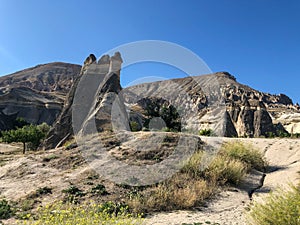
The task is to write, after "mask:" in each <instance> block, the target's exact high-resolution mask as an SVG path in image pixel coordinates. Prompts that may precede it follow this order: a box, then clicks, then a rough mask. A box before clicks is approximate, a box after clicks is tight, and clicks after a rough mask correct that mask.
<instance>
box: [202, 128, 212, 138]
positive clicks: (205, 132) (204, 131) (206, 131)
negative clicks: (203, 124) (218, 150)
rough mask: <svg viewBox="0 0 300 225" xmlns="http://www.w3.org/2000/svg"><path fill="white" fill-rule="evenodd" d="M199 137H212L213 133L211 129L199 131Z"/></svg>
mask: <svg viewBox="0 0 300 225" xmlns="http://www.w3.org/2000/svg"><path fill="white" fill-rule="evenodd" d="M199 135H200V136H208V137H211V136H214V132H213V130H212V129H203V130H200V131H199Z"/></svg>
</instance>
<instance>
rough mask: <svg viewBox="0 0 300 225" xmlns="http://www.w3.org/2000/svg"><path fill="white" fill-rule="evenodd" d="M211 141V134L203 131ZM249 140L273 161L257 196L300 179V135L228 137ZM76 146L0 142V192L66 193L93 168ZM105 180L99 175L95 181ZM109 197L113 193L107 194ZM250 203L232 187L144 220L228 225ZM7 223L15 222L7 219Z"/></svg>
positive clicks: (16, 196)
mask: <svg viewBox="0 0 300 225" xmlns="http://www.w3.org/2000/svg"><path fill="white" fill-rule="evenodd" d="M201 139H202V140H204V141H209V138H207V137H201ZM233 140H240V141H243V142H245V143H251V144H253V145H254V146H255V147H256V148H258V149H260V150H261V151H262V152H264V154H265V157H266V159H267V161H268V163H269V165H270V169H269V171H268V173H267V176H266V179H265V183H264V186H263V188H262V189H260V190H259V191H258V193H255V194H254V196H253V199H254V201H255V200H259V199H260V198H261V197H263V196H264V195H266V193H269V191H270V190H274V189H276V188H277V187H287V186H288V185H289V184H290V183H292V184H297V183H299V171H300V140H299V139H232V138H230V139H227V138H225V139H224V141H233ZM79 155H80V154H78V152H77V150H76V149H75V150H68V151H61V149H56V150H50V151H47V152H44V151H40V152H27V153H26V155H25V156H24V155H22V154H21V149H20V148H19V147H18V146H13V145H6V144H0V198H6V199H8V200H14V201H20V199H22V198H25V197H26V196H28V195H29V194H30V193H32V192H34V191H36V190H37V188H39V187H45V186H48V187H53V194H52V195H51V196H45V197H44V198H43V199H41V202H42V204H45V203H47V202H51V201H53V199H55V198H62V195H63V194H62V190H63V189H65V188H67V187H69V186H70V184H76V182H78V181H81V183H82V185H86V184H85V183H83V182H82V180H83V179H85V178H86V177H88V176H91V175H92V174H93V172H92V171H91V169H90V168H89V165H88V164H86V163H84V159H82V158H81V157H80V156H79ZM93 182H95V183H97V182H101V183H102V182H104V181H103V180H102V178H101V177H100V178H99V179H98V180H96V181H93ZM106 187H107V189H108V191H109V192H111V193H114V192H115V191H114V187H115V186H114V185H113V184H111V183H107V184H106ZM108 200H109V199H108ZM249 204H251V202H250V200H249V197H248V194H247V191H246V190H243V189H237V188H231V189H230V188H229V189H228V190H226V191H223V192H221V193H219V194H218V195H217V196H216V197H215V198H214V199H212V201H211V202H210V203H208V205H207V206H205V207H202V208H198V209H196V210H194V211H174V212H169V213H154V214H151V215H148V216H147V217H146V219H145V224H147V225H148V224H149V225H163V224H166V225H177V224H178V225H182V224H184V223H186V224H194V223H195V224H196V223H200V224H201V223H203V224H205V222H208V221H209V222H211V223H212V224H213V223H219V224H224V225H227V224H228V225H229V224H239V225H243V224H246V220H245V217H244V215H245V212H246V209H247V207H248V206H249ZM6 223H7V224H13V222H12V221H7V222H6Z"/></svg>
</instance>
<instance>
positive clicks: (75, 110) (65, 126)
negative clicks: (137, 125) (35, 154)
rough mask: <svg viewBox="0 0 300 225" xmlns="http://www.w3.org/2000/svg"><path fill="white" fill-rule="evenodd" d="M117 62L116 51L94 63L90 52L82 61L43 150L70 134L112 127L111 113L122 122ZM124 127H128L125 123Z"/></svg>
mask: <svg viewBox="0 0 300 225" xmlns="http://www.w3.org/2000/svg"><path fill="white" fill-rule="evenodd" d="M121 64H122V58H121V56H120V53H118V52H117V53H115V55H114V56H112V57H109V56H108V55H104V56H102V57H101V59H100V60H99V61H98V62H97V61H96V57H95V56H94V55H92V54H91V55H90V56H89V57H88V58H87V59H86V60H85V62H84V66H83V68H82V70H81V75H80V76H79V77H78V78H77V79H76V80H75V82H74V84H73V86H72V88H71V90H70V92H69V94H68V96H67V98H66V101H65V104H64V108H63V111H62V113H61V114H60V116H59V117H58V119H57V121H56V123H55V124H54V126H53V128H52V129H51V130H50V132H49V135H48V137H47V139H46V141H45V143H44V147H45V149H51V148H55V147H58V146H60V145H61V144H62V143H63V142H64V141H66V140H67V139H68V138H70V137H72V136H73V135H74V134H91V133H93V132H99V131H100V132H101V131H105V130H112V129H113V127H112V126H113V123H112V115H114V113H121V114H122V115H116V117H115V118H116V120H118V119H120V121H121V122H122V123H123V121H124V120H123V119H125V121H126V112H125V106H124V103H123V100H119V98H121V97H120V95H119V92H120V91H121V89H122V88H121V85H120V69H121ZM115 102H116V103H117V104H114V103H115ZM116 106H117V107H116ZM113 107H116V108H114V109H113ZM117 122H118V121H117ZM115 124H118V123H115ZM126 126H127V127H126ZM124 128H125V129H129V127H128V123H127V125H126V124H125V125H124Z"/></svg>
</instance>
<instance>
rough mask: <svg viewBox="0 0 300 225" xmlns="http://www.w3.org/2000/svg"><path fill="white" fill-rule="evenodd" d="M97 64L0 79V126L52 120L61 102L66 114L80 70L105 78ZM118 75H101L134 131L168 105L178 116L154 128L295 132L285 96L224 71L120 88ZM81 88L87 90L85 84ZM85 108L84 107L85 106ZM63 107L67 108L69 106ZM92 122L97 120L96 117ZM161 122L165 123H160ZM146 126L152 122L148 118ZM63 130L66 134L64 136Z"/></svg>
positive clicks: (297, 113) (299, 111)
mask: <svg viewBox="0 0 300 225" xmlns="http://www.w3.org/2000/svg"><path fill="white" fill-rule="evenodd" d="M95 62H96V63H95ZM107 63H108V62H107ZM91 64H92V65H93V66H92V67H90V65H91ZM100 64H101V63H100ZM100 64H99V63H97V60H96V57H95V56H93V57H91V56H90V57H88V58H87V60H86V61H85V64H84V67H83V69H82V71H81V66H79V65H73V64H67V63H49V64H44V65H38V66H36V67H33V68H29V69H26V70H23V71H20V72H17V73H14V74H11V75H7V76H3V77H0V129H1V130H3V129H9V128H10V125H9V124H11V121H12V120H14V119H15V118H16V117H24V118H25V119H26V120H27V121H28V122H31V123H42V122H47V123H49V124H53V122H54V121H55V120H56V119H57V118H58V116H59V115H60V113H61V112H62V110H63V102H64V101H65V112H64V113H66V112H68V113H69V114H70V113H71V111H70V106H71V105H72V102H73V97H74V94H75V92H76V89H77V85H78V83H79V81H80V79H83V78H84V77H83V78H79V74H80V73H82V74H84V73H85V74H86V73H87V71H88V70H90V71H88V73H89V74H90V73H93V74H99V73H103V76H98V77H102V78H104V77H105V75H104V73H106V72H107V71H108V70H109V68H106V69H104V66H103V65H102V67H101V66H100V67H101V68H100V67H99V68H100V69H99V68H98V67H97V66H96V65H100ZM107 67H109V64H107ZM97 68H98V69H97ZM97 70H98V71H97ZM106 70H107V71H106ZM99 71H100V72H99ZM105 71H106V72H105ZM119 76H120V75H118V76H117V77H116V78H112V77H111V78H110V79H109V78H105V79H106V81H107V85H108V86H110V87H106V88H107V90H110V89H111V88H114V87H115V88H116V90H115V91H112V92H114V93H117V94H118V95H119V97H121V96H122V98H123V97H124V99H123V100H124V103H125V105H126V107H127V110H128V111H130V113H129V115H128V116H129V119H130V121H131V122H135V123H137V129H142V128H143V126H145V124H147V126H148V128H149V123H150V122H151V119H152V117H159V116H160V114H159V112H158V111H159V110H166V109H167V110H169V112H172V107H173V108H175V109H176V110H175V111H174V110H173V111H174V112H173V113H175V114H176V113H177V114H178V115H177V118H173V121H172V120H171V121H160V122H158V123H159V124H160V125H159V126H165V125H167V126H169V125H170V124H176V129H177V130H178V129H180V130H182V131H184V130H186V131H192V132H198V131H199V130H201V129H212V130H213V131H214V132H215V133H216V134H219V135H225V136H247V137H258V136H265V135H267V134H269V133H274V134H276V133H278V132H285V130H286V131H288V132H290V133H300V119H299V118H300V107H299V105H294V104H293V102H292V100H291V99H290V98H289V97H288V96H286V95H284V94H280V95H272V94H268V93H263V92H260V91H257V90H254V89H252V88H251V87H248V86H246V85H243V84H240V83H238V82H237V80H236V78H235V77H234V76H232V75H230V74H229V73H227V72H219V73H215V74H211V75H206V76H195V77H186V78H182V79H172V80H167V81H160V82H153V83H146V84H139V85H136V86H132V87H129V88H126V89H123V90H122V91H121V88H120V84H119V79H120V78H119ZM77 78H78V81H77V84H76V79H77ZM96 78H97V76H95V79H96ZM102 78H101V79H102ZM101 79H99V80H98V79H96V80H95V81H97V82H92V83H93V85H96V84H100V83H101V82H102V80H101ZM100 80H101V81H100ZM81 83H82V82H81ZM90 83H91V82H90ZM71 87H72V88H71ZM82 88H84V89H85V91H87V89H86V88H85V87H82ZM95 88H97V87H95ZM70 90H71V92H70V94H69V95H68V97H66V96H67V93H68V92H69V91H70ZM72 90H73V91H72ZM93 91H97V90H93ZM98 91H99V93H98V95H95V96H92V94H93V93H91V96H90V97H91V98H94V97H95V98H98V99H99V98H100V99H101V98H102V97H103V96H102V95H103V93H101V90H98ZM120 91H121V93H119V92H120ZM109 92H111V91H109ZM110 95H111V94H109V96H110ZM105 98H109V97H105ZM94 100H95V99H94ZM104 100H105V99H104ZM123 100H122V101H123ZM95 101H96V100H95ZM97 104H100V102H98V103H96V105H97ZM90 106H91V105H90ZM90 106H87V107H86V109H87V110H89V108H88V107H90ZM66 107H69V108H68V110H67V108H66ZM149 107H150V108H151V107H152V108H153V110H154V111H153V110H152V111H153V112H154V114H155V113H156V116H154V115H152V117H151V116H150V115H149ZM82 108H83V107H81V110H83V109H82ZM66 110H67V111H66ZM155 110H158V111H157V112H155ZM170 110H171V111H170ZM87 113H88V112H86V115H85V116H87ZM61 116H62V115H61ZM150 117H151V118H150ZM64 118H69V119H68V121H66V123H67V126H66V127H64V129H69V128H70V127H71V126H72V124H71V121H72V118H71V117H64ZM107 118H108V117H107ZM166 118H167V117H166V116H164V119H166ZM102 119H103V118H102ZM83 120H85V118H82V121H83ZM97 121H98V123H100V122H99V121H100V120H97ZM102 122H103V121H102ZM165 122H167V123H168V124H164V123H165ZM105 123H106V122H105ZM150 125H151V126H152V125H154V123H153V121H152V123H151V124H150ZM99 126H100V125H99ZM100 127H101V126H100ZM98 128H99V127H98ZM152 128H153V127H152ZM100 130H101V129H100ZM65 133H66V132H65ZM67 134H68V132H67V133H66V134H65V135H67ZM59 138H62V137H59Z"/></svg>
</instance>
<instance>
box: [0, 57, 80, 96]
mask: <svg viewBox="0 0 300 225" xmlns="http://www.w3.org/2000/svg"><path fill="white" fill-rule="evenodd" d="M80 69H81V66H79V65H74V64H69V63H61V62H55V63H48V64H43V65H37V66H35V67H32V68H29V69H25V70H22V71H19V72H16V73H13V74H10V75H6V76H2V77H0V90H1V92H5V91H6V90H8V89H11V88H12V87H20V86H22V87H27V88H30V89H33V90H36V91H43V92H56V93H64V94H66V93H68V92H69V90H70V87H71V86H72V83H73V81H74V79H75V78H76V77H77V76H78V75H79V73H80Z"/></svg>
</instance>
